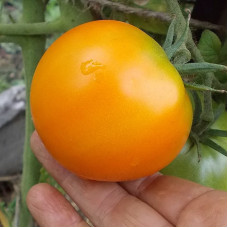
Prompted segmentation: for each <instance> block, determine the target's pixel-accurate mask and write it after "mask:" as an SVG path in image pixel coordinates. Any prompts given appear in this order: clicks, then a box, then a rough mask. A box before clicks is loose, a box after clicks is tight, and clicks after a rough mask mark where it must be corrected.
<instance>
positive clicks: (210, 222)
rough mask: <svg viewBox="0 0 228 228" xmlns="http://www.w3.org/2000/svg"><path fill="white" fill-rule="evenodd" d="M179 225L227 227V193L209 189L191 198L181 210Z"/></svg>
mask: <svg viewBox="0 0 228 228" xmlns="http://www.w3.org/2000/svg"><path fill="white" fill-rule="evenodd" d="M177 226H179V227H183V226H185V227H202V226H204V227H227V195H226V192H223V191H216V190H214V191H209V192H206V193H205V194H202V195H200V197H197V198H195V199H193V200H192V201H191V202H190V203H189V204H188V205H187V206H186V207H185V208H184V210H183V211H182V212H181V214H180V217H179V219H178V222H177Z"/></svg>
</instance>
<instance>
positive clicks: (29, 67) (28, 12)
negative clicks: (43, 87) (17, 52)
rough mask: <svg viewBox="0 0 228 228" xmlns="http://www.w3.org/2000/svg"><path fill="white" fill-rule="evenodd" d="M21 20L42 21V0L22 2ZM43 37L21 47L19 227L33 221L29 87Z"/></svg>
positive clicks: (35, 165)
mask: <svg viewBox="0 0 228 228" xmlns="http://www.w3.org/2000/svg"><path fill="white" fill-rule="evenodd" d="M23 20H24V21H25V22H31V23H32V22H39V21H43V20H44V3H43V1H42V0H23ZM45 40H46V39H45V37H44V36H35V37H34V36H28V37H27V38H24V42H23V45H22V52H23V60H24V68H25V82H26V119H25V121H26V123H25V124H26V128H25V144H24V156H23V173H22V182H21V205H20V218H19V225H20V226H32V225H33V219H32V216H31V215H30V213H29V211H28V208H27V205H26V196H27V193H28V191H29V189H30V188H31V187H32V186H33V185H35V184H36V183H38V180H39V176H40V168H41V165H40V164H39V162H38V161H37V159H36V158H35V156H34V155H33V153H32V150H31V148H30V137H31V134H32V132H33V131H34V126H33V122H32V117H31V110H30V99H29V95H30V86H31V82H32V77H33V74H34V71H35V68H36V66H37V64H38V61H39V60H40V58H41V56H42V55H43V53H44V49H45Z"/></svg>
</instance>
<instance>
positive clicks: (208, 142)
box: [201, 138, 227, 156]
mask: <svg viewBox="0 0 228 228" xmlns="http://www.w3.org/2000/svg"><path fill="white" fill-rule="evenodd" d="M201 142H202V143H203V144H205V145H207V146H209V147H211V148H212V149H214V150H216V151H218V152H219V153H221V154H223V155H225V156H226V155H227V152H226V150H225V149H224V148H222V147H221V146H220V145H218V144H217V143H215V142H213V141H212V140H211V139H209V138H207V139H204V140H201Z"/></svg>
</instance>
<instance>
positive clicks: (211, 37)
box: [198, 30, 222, 63]
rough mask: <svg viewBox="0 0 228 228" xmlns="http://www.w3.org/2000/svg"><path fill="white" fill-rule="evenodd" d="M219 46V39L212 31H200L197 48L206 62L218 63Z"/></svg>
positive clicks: (220, 45)
mask: <svg viewBox="0 0 228 228" xmlns="http://www.w3.org/2000/svg"><path fill="white" fill-rule="evenodd" d="M221 47H222V44H221V41H220V39H219V38H218V36H217V35H216V34H215V33H214V32H212V31H210V30H205V31H204V32H203V33H202V35H201V38H200V41H199V44H198V48H199V50H200V52H201V54H202V56H203V58H204V60H205V61H206V62H210V63H220V62H221V61H220V52H221Z"/></svg>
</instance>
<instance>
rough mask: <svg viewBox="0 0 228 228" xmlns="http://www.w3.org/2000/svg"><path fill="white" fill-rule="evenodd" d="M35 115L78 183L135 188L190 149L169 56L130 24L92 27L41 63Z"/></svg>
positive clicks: (69, 36)
mask: <svg viewBox="0 0 228 228" xmlns="http://www.w3.org/2000/svg"><path fill="white" fill-rule="evenodd" d="M31 111H32V116H33V121H34V124H35V128H36V130H37V131H38V134H39V135H40V137H41V139H42V140H43V142H44V144H45V146H46V148H47V150H48V151H49V152H50V153H51V154H52V155H53V157H54V158H55V159H56V160H57V161H59V163H61V164H62V165H63V166H64V167H66V168H67V169H69V170H71V171H72V172H74V173H75V174H76V175H78V176H80V177H83V178H88V179H93V180H102V181H122V180H131V179H136V178H139V177H143V176H147V175H150V174H152V173H154V172H156V171H158V170H160V169H162V168H163V167H165V166H166V165H168V164H169V163H170V162H171V161H172V160H173V159H174V158H175V157H176V156H177V154H178V153H179V152H180V150H181V148H182V147H183V146H184V144H185V142H186V140H187V138H188V135H189V131H190V128H191V123H192V106H191V103H190V100H189V97H188V95H187V93H186V91H185V88H184V85H183V82H182V79H181V77H180V75H179V74H178V72H177V71H176V69H175V68H174V67H173V66H172V64H171V63H170V62H169V60H168V58H167V57H166V54H165V52H164V51H163V49H162V48H161V47H160V46H159V44H157V43H156V42H155V41H154V40H153V39H152V38H151V37H149V36H148V35H147V34H145V33H144V32H142V31H141V30H139V29H138V28H136V27H134V26H132V25H129V24H127V23H123V22H118V21H111V20H107V21H105V20H103V21H93V22H89V23H86V24H83V25H80V26H78V27H75V28H73V29H72V30H70V31H68V32H66V33H65V34H63V35H62V36H61V37H60V38H59V39H57V40H56V41H55V42H54V43H53V44H52V45H51V47H50V48H49V49H48V50H47V51H46V53H45V54H44V56H43V57H42V58H41V60H40V62H39V64H38V66H37V69H36V71H35V75H34V78H33V82H32V88H31Z"/></svg>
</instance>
